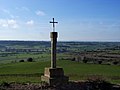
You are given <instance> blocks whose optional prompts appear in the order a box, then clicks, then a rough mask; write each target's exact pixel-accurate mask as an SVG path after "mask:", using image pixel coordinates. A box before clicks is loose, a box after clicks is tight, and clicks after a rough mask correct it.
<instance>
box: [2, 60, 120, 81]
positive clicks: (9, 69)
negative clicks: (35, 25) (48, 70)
mask: <svg viewBox="0 0 120 90" xmlns="http://www.w3.org/2000/svg"><path fill="white" fill-rule="evenodd" d="M57 64H58V66H60V67H63V68H64V71H65V74H66V75H68V76H69V77H70V79H71V80H81V79H86V78H88V77H90V76H91V75H102V76H104V77H105V78H106V79H107V80H110V81H112V82H117V83H120V80H119V79H120V66H113V65H95V64H81V63H78V62H72V61H58V62H57ZM49 66H50V61H41V62H23V63H9V64H1V65H0V74H34V73H43V72H44V68H45V67H49ZM116 77H117V79H113V78H116ZM0 81H18V82H24V81H31V82H39V81H40V77H16V78H15V77H3V76H0Z"/></svg>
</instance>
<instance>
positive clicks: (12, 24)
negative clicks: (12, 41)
mask: <svg viewBox="0 0 120 90" xmlns="http://www.w3.org/2000/svg"><path fill="white" fill-rule="evenodd" d="M0 26H1V27H7V28H13V29H16V28H18V27H19V25H18V24H17V21H16V20H14V19H8V20H6V19H0Z"/></svg>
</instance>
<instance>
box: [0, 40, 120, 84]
mask: <svg viewBox="0 0 120 90" xmlns="http://www.w3.org/2000/svg"><path fill="white" fill-rule="evenodd" d="M28 58H32V59H33V62H27V59H28ZM50 59H51V56H50V42H49V41H0V82H1V83H2V82H21V83H25V82H31V83H32V82H34V83H37V82H41V78H40V77H41V75H43V73H44V68H45V67H50ZM21 60H24V62H20V61H21ZM84 60H85V61H86V63H85V62H83V61H84ZM99 62H101V63H99ZM57 65H58V67H63V69H64V72H65V75H67V76H69V78H70V80H74V81H79V80H87V79H97V78H100V79H105V80H106V81H109V82H111V83H120V43H119V42H58V43H57Z"/></svg>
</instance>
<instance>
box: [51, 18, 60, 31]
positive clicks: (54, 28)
mask: <svg viewBox="0 0 120 90" xmlns="http://www.w3.org/2000/svg"><path fill="white" fill-rule="evenodd" d="M50 23H53V32H55V23H58V22H55V21H54V18H53V21H50Z"/></svg>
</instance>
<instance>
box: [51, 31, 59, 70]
mask: <svg viewBox="0 0 120 90" xmlns="http://www.w3.org/2000/svg"><path fill="white" fill-rule="evenodd" d="M57 37H58V34H57V32H51V33H50V38H51V68H56V44H57Z"/></svg>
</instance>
